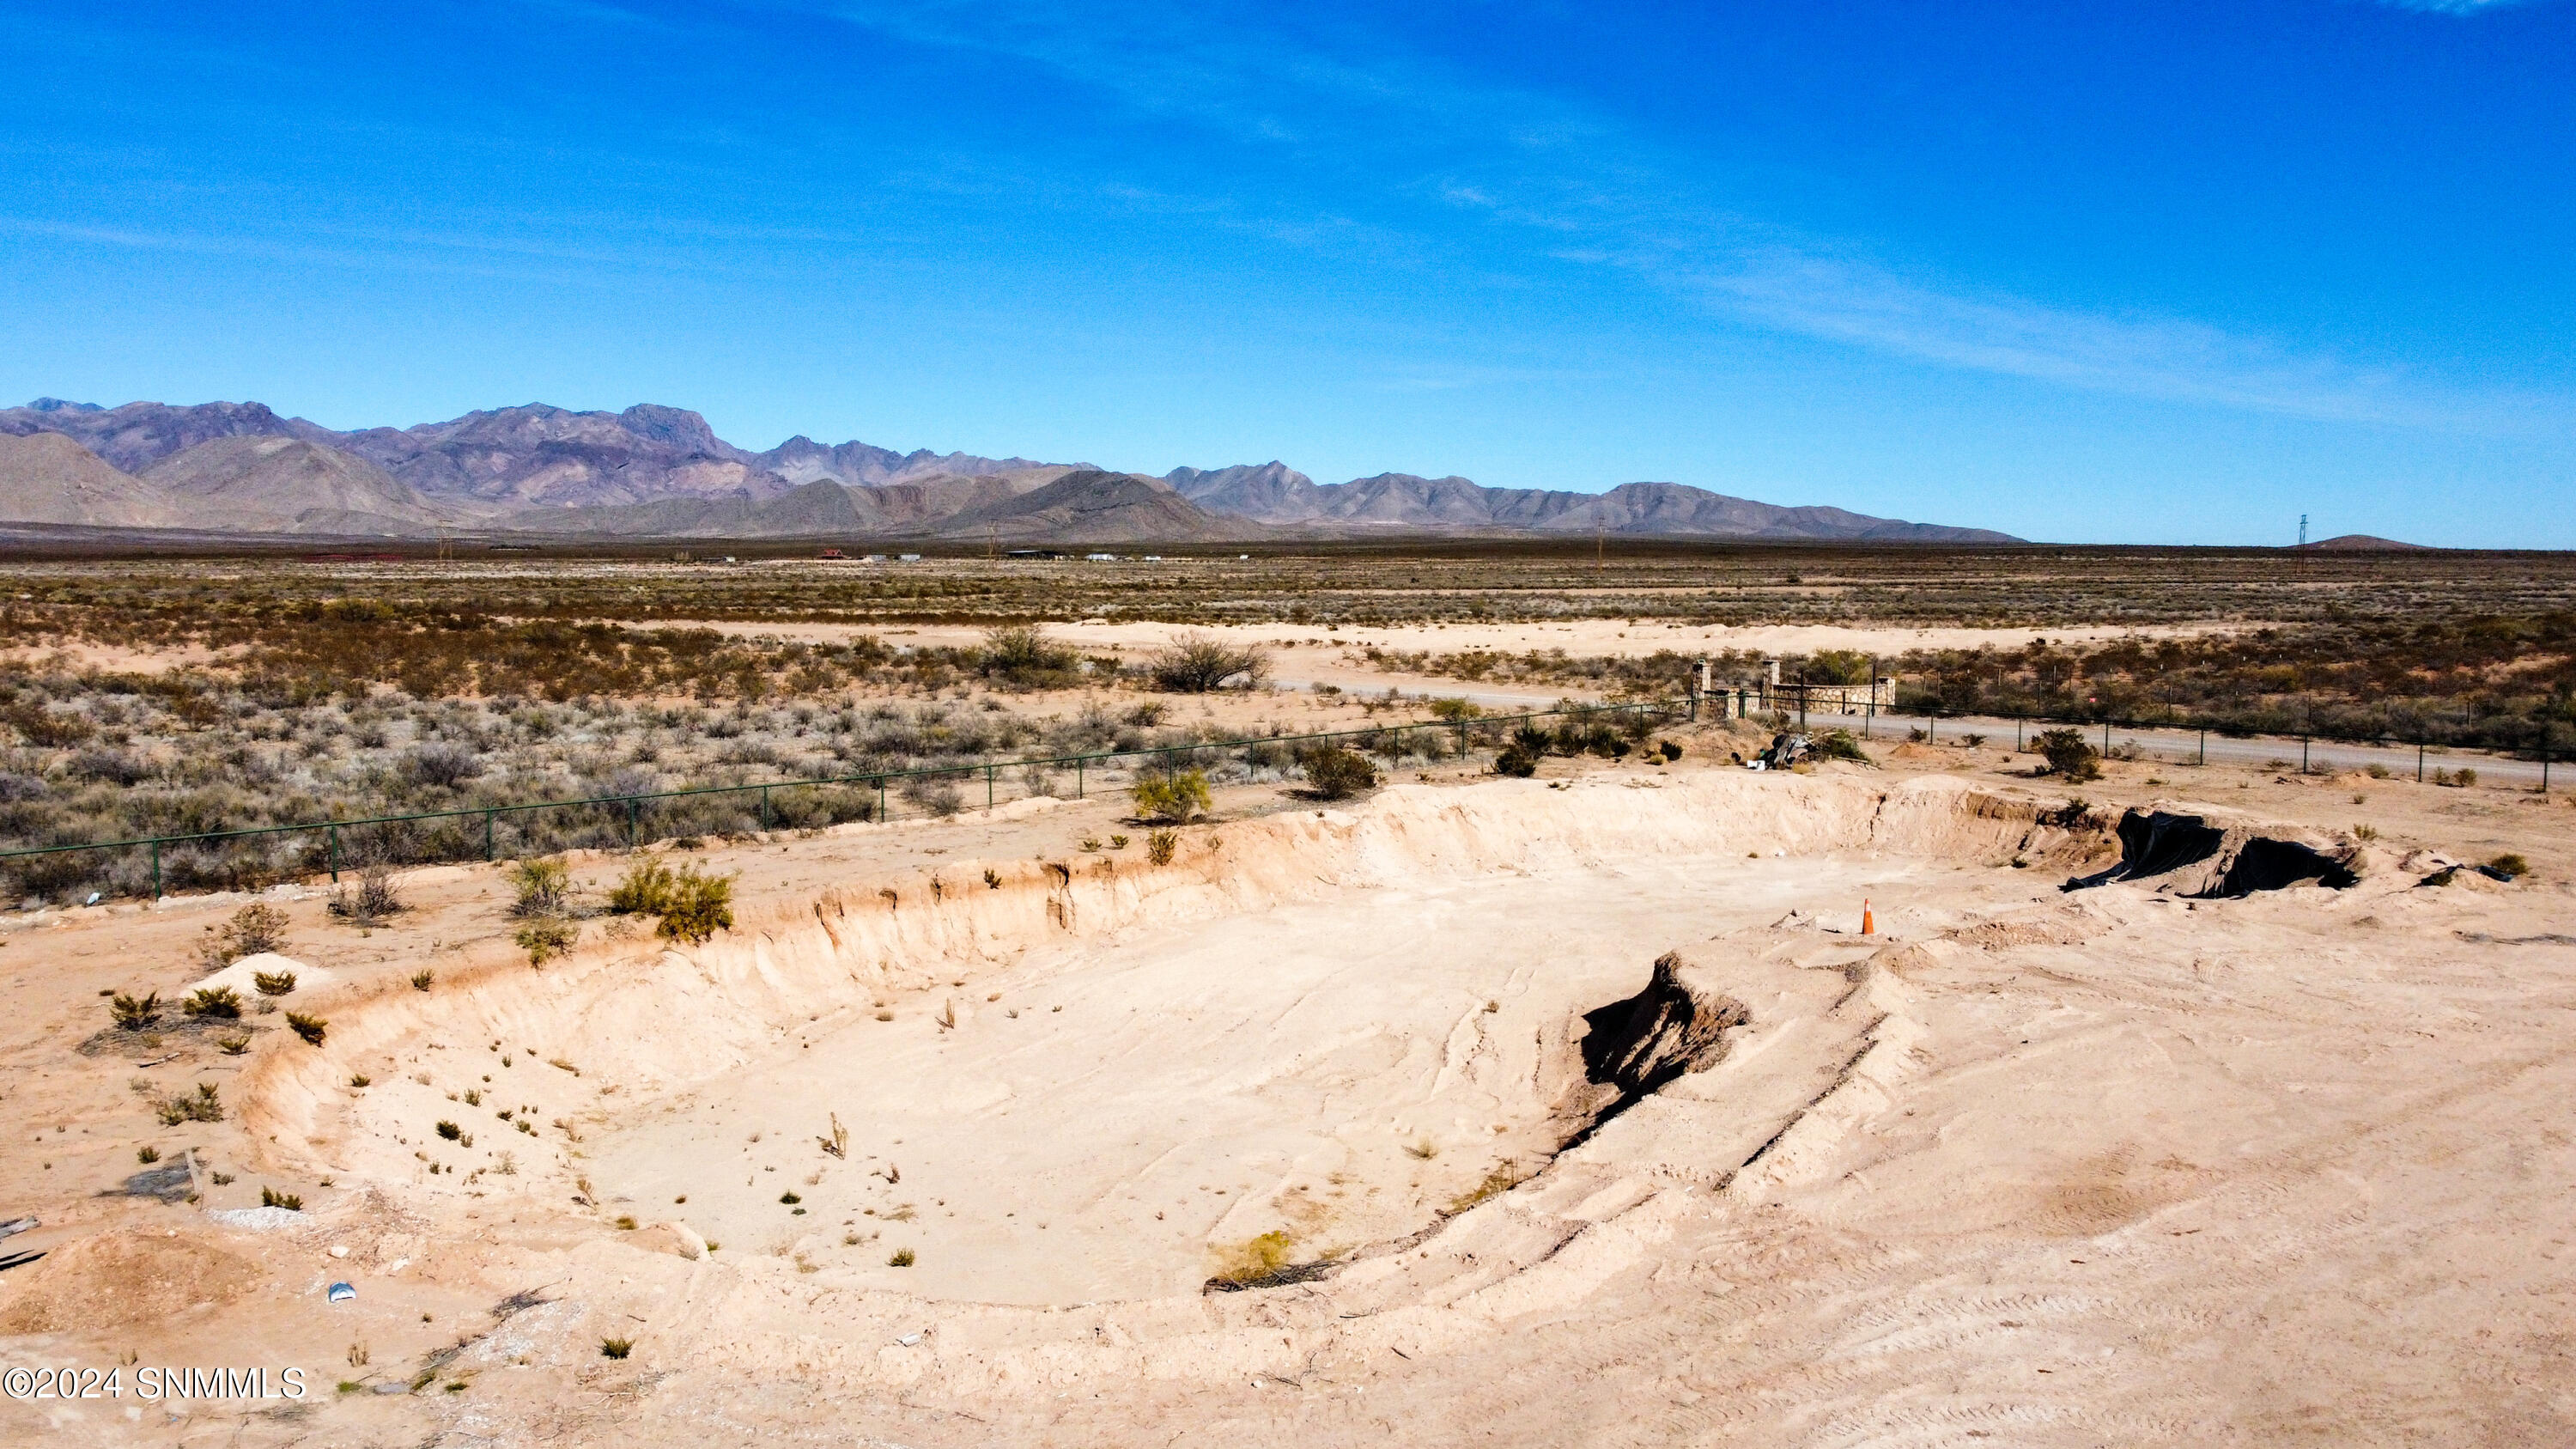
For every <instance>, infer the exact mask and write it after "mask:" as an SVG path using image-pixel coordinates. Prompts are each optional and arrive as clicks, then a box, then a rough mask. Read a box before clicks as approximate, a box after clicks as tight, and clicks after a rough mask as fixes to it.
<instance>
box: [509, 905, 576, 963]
mask: <svg viewBox="0 0 2576 1449" xmlns="http://www.w3.org/2000/svg"><path fill="white" fill-rule="evenodd" d="M580 934H581V930H580V928H579V927H577V926H575V925H574V924H573V923H572V922H570V921H567V920H565V919H563V918H562V917H560V916H539V917H538V918H537V919H535V920H533V921H530V922H528V923H527V924H525V925H523V926H521V927H519V929H518V933H517V934H516V935H515V936H514V937H512V939H513V940H516V941H517V942H518V943H519V949H520V950H522V951H525V952H527V953H528V964H529V965H531V966H543V965H544V964H546V963H547V962H548V961H551V960H553V959H554V958H556V957H557V956H560V955H562V954H564V953H565V952H566V951H569V950H571V949H572V946H573V942H574V941H575V940H576V939H577V938H579V936H580Z"/></svg>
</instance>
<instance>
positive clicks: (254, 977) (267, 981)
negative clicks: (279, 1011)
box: [250, 971, 295, 996]
mask: <svg viewBox="0 0 2576 1449" xmlns="http://www.w3.org/2000/svg"><path fill="white" fill-rule="evenodd" d="M250 984H251V985H252V986H254V987H257V988H258V990H259V994H260V995H262V996H286V995H289V994H291V993H292V992H293V991H294V990H295V973H294V972H292V971H254V972H252V973H251V974H250Z"/></svg>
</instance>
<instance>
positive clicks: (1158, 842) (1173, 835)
mask: <svg viewBox="0 0 2576 1449" xmlns="http://www.w3.org/2000/svg"><path fill="white" fill-rule="evenodd" d="M1180 847H1181V833H1180V832H1179V831H1177V830H1157V831H1154V832H1153V833H1151V834H1149V835H1147V836H1146V837H1145V860H1146V863H1147V864H1149V865H1170V864H1171V863H1172V856H1173V854H1174V853H1175V852H1177V851H1178V850H1179V849H1180Z"/></svg>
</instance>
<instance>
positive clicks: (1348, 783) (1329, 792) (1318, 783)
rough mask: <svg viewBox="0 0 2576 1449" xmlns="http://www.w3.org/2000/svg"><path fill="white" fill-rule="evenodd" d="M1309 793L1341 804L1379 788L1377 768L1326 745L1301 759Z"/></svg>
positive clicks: (1365, 759) (1300, 766) (1317, 797)
mask: <svg viewBox="0 0 2576 1449" xmlns="http://www.w3.org/2000/svg"><path fill="white" fill-rule="evenodd" d="M1297 764H1298V766H1299V768H1301V769H1303V770H1304V771H1305V772H1306V791H1307V793H1308V794H1310V795H1313V796H1314V797H1315V798H1316V799H1318V800H1342V799H1347V798H1349V797H1350V796H1352V795H1355V794H1358V793H1359V792H1360V791H1362V790H1370V789H1375V788H1376V786H1377V767H1376V766H1375V765H1372V764H1370V763H1369V762H1368V759H1367V757H1366V756H1363V755H1360V754H1357V753H1355V752H1353V751H1350V750H1345V749H1340V748H1337V747H1335V746H1331V745H1327V746H1323V747H1321V748H1319V749H1312V750H1308V751H1307V752H1306V753H1305V754H1303V755H1302V756H1300V757H1299V758H1298V761H1297Z"/></svg>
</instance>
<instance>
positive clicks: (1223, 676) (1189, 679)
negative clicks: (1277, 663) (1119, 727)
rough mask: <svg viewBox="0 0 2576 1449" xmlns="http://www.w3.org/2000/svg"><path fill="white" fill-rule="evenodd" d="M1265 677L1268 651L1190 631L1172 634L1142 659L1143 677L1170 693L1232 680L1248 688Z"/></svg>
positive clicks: (1203, 691)
mask: <svg viewBox="0 0 2576 1449" xmlns="http://www.w3.org/2000/svg"><path fill="white" fill-rule="evenodd" d="M1269 676H1270V651H1269V650H1267V649H1264V648H1262V647H1260V646H1259V645H1253V644H1234V643H1229V642H1228V641H1226V640H1224V639H1221V638H1219V637H1217V636H1216V635H1214V634H1203V633H1199V632H1197V631H1194V630H1193V631H1184V632H1182V633H1178V634H1175V635H1173V636H1172V642H1171V643H1170V644H1168V645H1165V646H1164V647H1163V648H1162V649H1160V650H1157V651H1156V652H1155V653H1154V654H1153V655H1151V656H1150V657H1148V658H1147V659H1146V661H1145V677H1146V678H1147V679H1150V680H1152V681H1153V684H1154V687H1155V688H1156V689H1160V690H1163V691H1165V692H1166V693H1170V694H1207V693H1209V692H1211V691H1213V690H1216V689H1221V688H1223V687H1224V686H1225V684H1226V683H1227V682H1228V681H1230V680H1235V679H1240V680H1242V681H1243V683H1244V685H1245V687H1246V688H1251V687H1254V686H1257V685H1259V684H1260V683H1261V681H1262V680H1264V679H1267V678H1268V677H1269Z"/></svg>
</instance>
